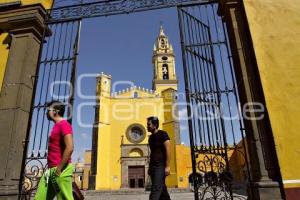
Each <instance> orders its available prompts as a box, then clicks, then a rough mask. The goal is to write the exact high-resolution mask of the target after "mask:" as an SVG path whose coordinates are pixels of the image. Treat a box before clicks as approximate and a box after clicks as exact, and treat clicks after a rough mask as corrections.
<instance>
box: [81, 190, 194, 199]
mask: <svg viewBox="0 0 300 200" xmlns="http://www.w3.org/2000/svg"><path fill="white" fill-rule="evenodd" d="M170 196H171V199H172V200H194V193H191V192H188V193H171V194H170ZM85 199H86V200H148V199H149V193H144V194H103V195H87V196H86V198H85Z"/></svg>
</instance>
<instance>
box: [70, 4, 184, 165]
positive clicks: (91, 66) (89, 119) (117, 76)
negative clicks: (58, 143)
mask: <svg viewBox="0 0 300 200" xmlns="http://www.w3.org/2000/svg"><path fill="white" fill-rule="evenodd" d="M161 22H162V23H163V27H164V30H165V33H166V35H167V36H168V37H169V41H170V42H171V43H172V44H173V47H174V51H175V55H176V70H177V71H176V73H177V76H178V79H179V92H184V89H183V88H184V84H183V82H184V79H183V72H182V58H181V49H180V38H179V28H178V19H177V11H176V9H175V8H168V9H161V10H155V11H147V12H141V13H134V14H129V15H118V16H109V17H101V18H92V19H85V20H83V22H82V30H81V40H80V50H79V59H78V63H77V75H78V76H79V75H80V74H84V73H95V74H97V73H100V72H104V73H107V74H110V75H112V81H113V82H114V81H120V80H126V81H127V80H129V81H133V82H134V83H135V85H137V86H141V87H144V88H148V89H151V81H152V76H153V74H152V72H153V70H152V69H153V68H152V67H153V66H152V63H151V59H152V50H153V45H154V42H155V39H156V37H157V36H158V33H159V27H160V24H161ZM95 86H96V82H95V78H87V79H85V81H84V84H82V85H81V90H82V91H83V93H84V94H86V95H94V94H95ZM124 87H127V86H124ZM77 89H78V88H77ZM120 89H121V88H120ZM179 101H184V99H179ZM82 102H84V103H92V104H94V102H95V99H90V100H86V99H80V98H79V97H78V96H77V95H76V96H75V109H76V108H78V104H79V103H82ZM180 113H181V114H184V109H183V108H180ZM74 114H75V115H74V116H77V113H76V110H75V113H74ZM80 117H81V119H82V122H84V123H86V124H93V122H94V108H93V107H92V106H86V107H84V108H83V109H82V114H81V115H80ZM73 126H74V130H75V147H76V148H75V152H74V155H73V160H77V158H78V157H82V156H83V152H84V150H86V149H91V140H92V129H91V128H84V127H80V126H79V125H78V124H77V120H76V117H75V118H74V120H73ZM186 128H187V127H186V124H185V123H182V124H181V129H182V130H181V136H182V141H183V142H184V143H185V144H188V143H189V138H188V135H187V132H186Z"/></svg>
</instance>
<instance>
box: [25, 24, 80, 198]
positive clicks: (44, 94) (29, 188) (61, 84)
mask: <svg viewBox="0 0 300 200" xmlns="http://www.w3.org/2000/svg"><path fill="white" fill-rule="evenodd" d="M45 26H47V27H48V28H49V29H48V32H49V33H48V34H49V36H48V37H45V35H46V34H44V44H43V46H42V48H41V50H40V57H39V67H38V68H39V72H38V73H37V74H38V76H37V78H36V81H35V89H34V90H35V99H34V105H33V108H32V111H31V116H32V118H31V128H30V133H29V135H28V136H27V137H28V139H27V141H26V142H27V144H26V146H27V150H26V151H25V152H27V155H26V158H25V161H24V162H25V163H24V165H25V166H24V169H23V170H24V173H23V174H24V178H23V184H22V185H23V186H22V198H23V199H30V197H31V196H32V195H33V193H34V192H35V190H36V188H37V184H38V182H39V179H40V178H41V176H42V174H43V172H44V170H45V169H46V168H47V164H46V163H47V149H48V147H47V144H48V134H49V131H50V130H51V128H52V126H53V124H51V123H50V121H48V119H47V117H46V103H47V102H49V101H51V100H54V99H55V100H59V101H61V102H63V103H65V104H66V116H65V117H66V118H67V119H68V121H69V122H70V123H71V122H72V106H73V100H74V82H75V77H76V60H77V55H78V50H79V37H80V26H81V21H80V20H78V19H77V20H65V21H60V22H54V23H51V22H50V20H48V22H47V23H46V24H45Z"/></svg>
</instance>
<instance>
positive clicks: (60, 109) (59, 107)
mask: <svg viewBox="0 0 300 200" xmlns="http://www.w3.org/2000/svg"><path fill="white" fill-rule="evenodd" d="M46 105H47V108H48V107H52V108H53V109H54V110H56V112H57V113H58V115H59V116H61V117H63V116H64V114H65V104H64V103H62V102H60V101H57V100H53V101H50V102H48V103H47V104H46Z"/></svg>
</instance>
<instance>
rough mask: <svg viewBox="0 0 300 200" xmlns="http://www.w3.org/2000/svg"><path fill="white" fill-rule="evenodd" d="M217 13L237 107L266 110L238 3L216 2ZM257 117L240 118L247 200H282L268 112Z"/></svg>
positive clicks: (234, 1) (230, 1) (247, 27)
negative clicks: (247, 173) (223, 24)
mask: <svg viewBox="0 0 300 200" xmlns="http://www.w3.org/2000/svg"><path fill="white" fill-rule="evenodd" d="M219 14H220V15H221V16H222V17H223V20H224V21H225V22H226V26H227V30H228V35H229V42H230V46H231V50H232V57H233V62H234V68H235V73H236V79H237V85H238V90H239V94H240V101H241V106H243V105H245V104H246V103H252V102H259V103H261V104H263V105H264V107H265V110H266V106H265V100H264V94H263V90H262V85H261V81H260V77H259V72H258V67H257V63H256V58H255V54H254V50H253V45H252V41H251V35H250V31H249V25H248V23H247V18H246V15H245V10H244V7H243V4H242V0H220V6H219ZM248 105H249V104H248ZM248 109H253V110H255V108H254V106H253V105H249V106H248ZM257 114H258V113H254V112H249V113H247V116H249V117H251V118H252V120H250V119H245V118H244V123H245V132H246V140H247V144H248V145H247V146H248V152H249V157H250V158H249V159H250V170H251V182H250V184H249V186H248V187H249V188H248V189H249V191H251V190H250V189H252V192H250V193H249V195H250V198H249V199H255V200H256V199H265V200H269V199H272V200H278V199H282V196H281V188H280V182H281V181H280V180H281V176H280V171H279V167H278V160H277V156H276V151H275V145H274V141H273V134H272V130H271V127H270V122H269V118H268V113H267V111H265V113H263V114H264V118H263V119H262V120H255V119H254V118H255V117H257ZM259 114H261V113H259Z"/></svg>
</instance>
